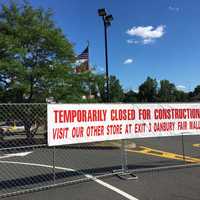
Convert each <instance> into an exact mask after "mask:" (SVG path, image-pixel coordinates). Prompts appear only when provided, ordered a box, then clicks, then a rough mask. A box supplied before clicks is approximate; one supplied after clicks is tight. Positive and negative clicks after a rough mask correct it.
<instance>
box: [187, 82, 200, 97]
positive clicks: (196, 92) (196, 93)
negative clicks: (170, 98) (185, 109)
mask: <svg viewBox="0 0 200 200" xmlns="http://www.w3.org/2000/svg"><path fill="white" fill-rule="evenodd" d="M188 95H189V98H190V101H200V85H197V86H196V87H195V88H194V91H192V92H190V93H189V94H188Z"/></svg>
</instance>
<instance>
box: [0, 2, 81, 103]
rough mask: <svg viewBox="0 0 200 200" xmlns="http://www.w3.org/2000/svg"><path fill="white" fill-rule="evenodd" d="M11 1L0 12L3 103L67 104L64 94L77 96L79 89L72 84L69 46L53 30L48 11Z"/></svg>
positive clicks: (60, 33) (0, 64) (54, 26)
mask: <svg viewBox="0 0 200 200" xmlns="http://www.w3.org/2000/svg"><path fill="white" fill-rule="evenodd" d="M13 2H14V1H13ZM13 2H11V3H10V5H2V8H1V10H0V86H1V93H2V94H1V96H2V101H3V102H45V101H46V98H48V97H54V98H55V100H61V99H63V98H64V99H68V101H69V99H70V98H71V96H70V95H67V94H71V93H73V94H77V93H76V91H77V88H78V87H79V86H80V84H78V85H77V84H74V85H75V86H77V87H75V86H74V85H73V83H77V82H76V80H74V76H73V71H72V67H71V64H72V63H73V62H74V52H73V48H72V45H71V43H70V42H69V41H68V39H67V38H66V37H65V36H64V34H63V32H62V31H61V29H59V28H58V27H56V25H55V23H54V21H53V20H52V13H51V11H50V10H48V11H44V10H42V9H37V8H33V7H32V6H31V5H30V4H28V3H24V4H22V5H18V4H16V3H13ZM72 85H73V86H72ZM66 91H67V92H66Z"/></svg>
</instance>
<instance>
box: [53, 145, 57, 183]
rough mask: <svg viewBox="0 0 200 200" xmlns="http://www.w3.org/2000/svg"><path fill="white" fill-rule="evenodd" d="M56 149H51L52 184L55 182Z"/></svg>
mask: <svg viewBox="0 0 200 200" xmlns="http://www.w3.org/2000/svg"><path fill="white" fill-rule="evenodd" d="M55 156H56V148H55V147H53V184H55V182H56V171H55V161H56V157H55Z"/></svg>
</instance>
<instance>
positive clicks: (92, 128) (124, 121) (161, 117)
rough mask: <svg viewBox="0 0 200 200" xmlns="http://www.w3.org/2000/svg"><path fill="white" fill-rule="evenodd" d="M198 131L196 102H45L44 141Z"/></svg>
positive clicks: (71, 141) (61, 142) (199, 111)
mask: <svg viewBox="0 0 200 200" xmlns="http://www.w3.org/2000/svg"><path fill="white" fill-rule="evenodd" d="M183 133H184V134H188V135H197V134H200V104H198V103H191V104H189V103H188V104H180V103H173V104H167V103H166V104H49V105H48V145H49V146H56V145H64V144H76V143H89V142H98V141H106V140H120V139H130V138H145V137H162V136H178V135H181V134H183Z"/></svg>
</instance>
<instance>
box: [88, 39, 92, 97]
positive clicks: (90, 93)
mask: <svg viewBox="0 0 200 200" xmlns="http://www.w3.org/2000/svg"><path fill="white" fill-rule="evenodd" d="M89 47H90V43H89V40H87V48H88V70H89V72H90V48H89ZM89 76H90V73H89ZM90 81H91V80H90V77H89V99H90V98H91V95H92V91H91V83H90Z"/></svg>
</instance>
